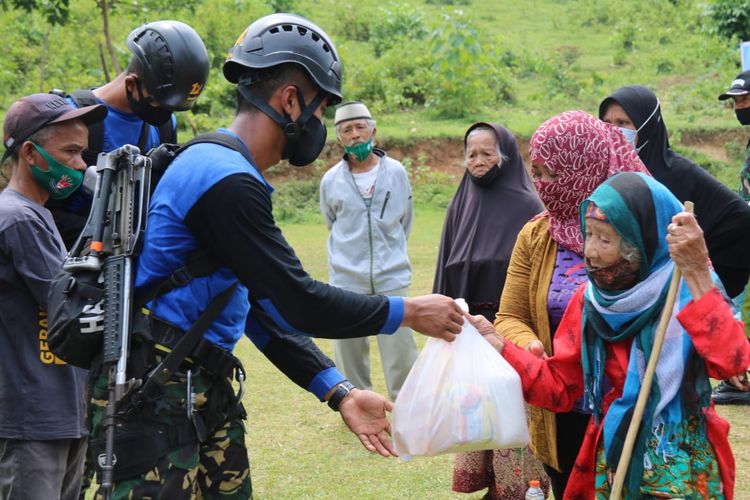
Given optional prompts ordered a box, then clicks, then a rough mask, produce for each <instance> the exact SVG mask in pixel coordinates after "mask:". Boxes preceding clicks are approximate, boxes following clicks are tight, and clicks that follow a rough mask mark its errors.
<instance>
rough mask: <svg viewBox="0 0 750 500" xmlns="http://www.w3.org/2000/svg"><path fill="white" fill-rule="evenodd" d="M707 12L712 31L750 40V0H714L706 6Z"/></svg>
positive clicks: (709, 29) (730, 37) (720, 34)
mask: <svg viewBox="0 0 750 500" xmlns="http://www.w3.org/2000/svg"><path fill="white" fill-rule="evenodd" d="M706 14H707V16H706V17H707V18H708V19H709V24H708V31H709V32H710V33H714V34H717V35H719V36H723V37H725V38H729V39H734V38H739V39H740V40H750V0H714V2H713V3H711V4H709V5H708V7H706Z"/></svg>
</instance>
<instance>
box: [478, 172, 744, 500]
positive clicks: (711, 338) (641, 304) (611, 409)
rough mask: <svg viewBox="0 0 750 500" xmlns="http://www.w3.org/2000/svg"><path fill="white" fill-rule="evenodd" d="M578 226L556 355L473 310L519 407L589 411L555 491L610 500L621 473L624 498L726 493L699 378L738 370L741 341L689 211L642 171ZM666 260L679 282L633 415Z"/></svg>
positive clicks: (730, 473) (621, 181)
mask: <svg viewBox="0 0 750 500" xmlns="http://www.w3.org/2000/svg"><path fill="white" fill-rule="evenodd" d="M580 224H581V229H582V231H583V233H584V255H585V261H586V271H587V274H588V275H589V282H588V284H587V285H586V286H584V287H581V288H580V289H579V290H578V291H577V292H576V293H575V295H574V296H573V298H572V299H571V301H570V303H569V305H568V308H567V310H566V312H565V315H564V317H563V319H562V322H561V324H560V326H559V329H558V331H557V334H556V336H555V339H554V351H555V354H554V356H552V357H550V358H545V359H540V358H538V357H537V356H534V355H533V354H532V353H529V352H528V351H526V350H524V349H521V348H519V347H517V346H515V345H513V344H512V343H510V342H506V341H505V340H504V339H503V338H502V337H501V336H499V335H497V333H496V332H495V331H494V329H493V328H492V326H491V325H490V324H489V322H488V321H487V320H486V319H485V318H484V317H480V316H473V317H472V322H473V323H474V324H475V326H477V328H478V329H479V330H480V332H482V333H483V334H485V338H486V339H487V340H488V341H489V342H490V343H491V344H493V345H494V346H495V347H496V348H497V349H498V351H500V352H501V353H502V355H503V356H504V357H505V359H507V360H508V361H509V362H510V363H511V365H513V367H514V368H515V369H516V370H517V371H518V373H519V375H520V376H521V380H522V384H523V390H524V395H525V397H526V400H527V401H528V402H529V403H531V404H533V405H537V406H542V407H544V408H548V409H550V410H552V411H567V410H569V409H570V408H571V407H572V406H573V404H574V403H575V402H576V400H577V399H578V398H579V397H581V396H583V397H584V402H585V405H586V406H587V407H588V408H589V409H590V410H591V411H592V413H593V414H592V416H591V418H590V421H589V424H588V430H587V432H586V437H585V439H584V442H583V445H582V447H581V450H580V452H579V454H578V458H577V459H576V466H575V467H574V470H573V472H572V474H571V476H570V480H569V482H568V485H567V488H566V490H565V495H564V497H563V498H570V499H577V498H586V499H590V498H597V499H599V498H601V499H604V498H609V496H610V494H611V493H612V477H613V474H614V471H615V470H626V471H627V474H626V475H625V476H624V492H623V496H624V497H625V498H717V499H722V498H725V499H731V498H732V497H733V492H734V458H733V456H732V451H731V449H730V447H729V442H728V439H727V435H728V431H729V425H728V424H727V422H725V421H724V420H723V419H721V418H720V417H719V416H718V415H717V414H716V413H715V412H714V409H713V407H712V405H711V402H710V393H711V386H710V384H709V380H708V377H713V378H727V377H729V376H732V375H735V374H737V373H740V372H742V371H744V369H745V367H746V366H748V364H750V347H748V344H747V343H746V342H740V340H741V339H742V338H743V335H744V333H743V326H742V323H741V322H739V321H736V320H734V318H733V315H732V310H731V308H730V306H729V305H728V304H727V301H726V298H725V297H724V296H723V295H722V293H721V292H720V291H719V288H717V286H716V282H717V277H716V275H715V274H713V273H712V272H711V271H710V269H709V265H708V252H707V250H706V244H705V241H704V240H703V233H702V231H701V229H700V227H699V226H698V224H697V222H696V220H695V217H693V216H692V214H689V213H686V212H683V211H682V207H681V205H680V203H679V202H678V201H677V199H676V198H675V197H674V196H673V195H672V194H671V193H670V192H669V190H668V189H666V188H665V187H664V186H663V185H661V184H660V183H658V182H657V181H655V180H653V179H652V178H650V177H648V176H646V175H644V174H639V173H621V174H618V175H616V176H614V177H612V178H610V179H609V180H607V181H606V182H604V183H603V184H602V185H601V186H600V187H598V188H597V189H596V190H595V191H594V193H593V194H592V195H591V196H589V197H588V198H587V199H586V200H585V201H584V202H583V203H582V204H581V210H580ZM675 267H676V268H677V269H678V270H679V271H680V272H681V274H682V280H681V282H680V284H679V287H678V288H676V290H677V293H676V300H675V301H674V307H673V309H671V310H669V309H668V313H667V315H666V316H668V321H665V322H663V323H664V326H665V329H664V332H663V345H664V347H663V349H662V351H661V355H660V357H659V359H658V363H657V364H656V367H655V372H654V375H653V377H654V378H653V383H652V384H651V387H650V389H649V391H648V393H647V395H648V398H647V400H646V405H645V409H644V412H643V417H642V419H638V420H636V421H633V422H631V417H632V415H633V412H634V409H635V407H636V399H637V397H638V394H639V392H640V391H641V386H642V384H644V385H645V383H644V382H643V379H644V374H645V373H646V361H647V360H648V359H649V357H650V354H651V351H652V348H653V347H654V340H655V338H657V337H658V336H660V334H659V332H657V323H659V316H660V315H661V313H662V309H664V308H665V307H664V306H665V303H667V302H669V300H668V299H669V297H667V295H668V293H667V290H668V288H669V283H670V280H671V276H672V274H673V271H674V269H675ZM605 377H606V378H607V379H608V382H609V384H608V385H609V387H607V386H606V385H605V384H604V383H603V382H604V379H605ZM631 424H632V425H634V426H640V430H639V431H638V432H637V433H636V434H635V440H634V446H633V451H632V454H631V453H623V449H624V442H625V441H626V434H627V432H628V428H629V426H631ZM628 456H630V458H629V459H628V458H626V457H628ZM621 458H622V459H623V460H624V461H627V463H620V461H621Z"/></svg>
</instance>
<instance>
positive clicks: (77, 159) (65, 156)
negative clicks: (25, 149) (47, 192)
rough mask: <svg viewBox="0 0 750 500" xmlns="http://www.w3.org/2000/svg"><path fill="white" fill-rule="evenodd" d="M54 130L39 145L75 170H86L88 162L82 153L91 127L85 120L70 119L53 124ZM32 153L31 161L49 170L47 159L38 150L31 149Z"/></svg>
mask: <svg viewBox="0 0 750 500" xmlns="http://www.w3.org/2000/svg"><path fill="white" fill-rule="evenodd" d="M51 127H54V131H53V132H52V133H50V134H49V137H48V138H47V139H46V140H45V141H44V143H43V144H38V146H39V147H41V148H44V150H45V151H46V152H47V153H48V154H49V155H50V156H52V157H53V158H54V159H55V160H57V161H59V162H60V163H62V164H63V165H65V166H66V167H69V168H72V169H74V170H80V171H83V170H86V162H85V161H83V158H82V157H81V154H82V153H83V151H84V150H85V149H86V147H87V145H88V138H89V129H88V128H87V127H86V124H85V123H83V120H68V121H65V122H62V123H58V124H55V125H51ZM29 151H30V152H31V153H32V155H34V156H33V160H32V161H30V162H29V163H31V164H34V165H37V166H38V167H39V168H40V169H42V170H47V168H48V167H47V160H45V159H44V157H42V155H41V154H39V153H38V152H37V151H35V150H33V149H29Z"/></svg>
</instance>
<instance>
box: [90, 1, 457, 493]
mask: <svg viewBox="0 0 750 500" xmlns="http://www.w3.org/2000/svg"><path fill="white" fill-rule="evenodd" d="M224 75H225V76H226V78H227V79H228V80H229V81H230V82H232V83H234V84H237V96H238V111H237V115H236V118H235V120H234V121H233V122H232V124H231V125H230V126H229V127H227V128H225V129H219V134H223V135H225V136H226V138H227V139H231V140H232V141H234V143H235V144H238V145H237V148H234V149H233V148H229V147H225V146H223V145H219V144H208V143H200V144H195V145H192V146H190V147H188V148H187V149H185V150H184V151H183V152H181V153H180V154H179V155H178V156H177V158H176V159H175V160H174V161H173V162H172V163H171V165H170V167H169V168H168V169H167V171H166V173H165V174H164V176H163V177H162V179H161V181H160V182H159V184H158V186H157V188H156V191H155V192H154V194H153V197H152V199H151V204H150V209H149V220H148V229H147V231H146V234H145V242H144V247H143V251H142V253H141V256H140V258H139V261H138V266H137V272H136V287H137V288H138V289H139V290H143V289H147V288H149V287H150V286H151V285H154V284H158V283H160V282H163V281H164V280H165V279H166V278H169V277H170V276H173V275H174V272H175V270H178V269H181V268H183V267H184V266H185V265H186V263H187V261H188V260H189V259H190V256H191V255H194V253H195V252H196V251H197V250H200V251H203V252H205V253H206V254H208V255H209V256H210V257H211V258H212V259H214V260H215V262H216V264H217V266H218V268H217V269H216V270H215V271H213V272H212V273H211V274H209V275H203V276H201V277H194V278H193V279H192V280H191V281H190V282H189V283H187V284H186V285H185V286H181V287H177V288H174V289H173V290H171V291H169V292H167V293H165V294H163V295H161V296H159V297H158V299H157V300H155V301H153V302H152V303H149V304H148V305H147V307H148V308H149V313H148V314H149V318H150V323H151V324H152V325H153V327H152V330H151V334H152V338H153V339H154V341H155V342H156V345H155V346H153V349H152V350H155V351H159V349H160V347H159V344H160V343H161V342H162V341H163V342H168V341H169V338H171V337H174V336H179V335H180V334H181V332H184V331H185V330H187V329H189V328H190V327H191V325H193V324H194V323H195V321H196V319H197V318H198V317H199V316H200V315H201V313H202V312H203V311H204V310H205V309H206V308H207V307H208V304H209V303H211V302H212V300H213V299H214V298H215V297H217V296H218V295H220V294H221V293H222V292H224V291H225V290H228V289H230V290H231V288H230V287H233V286H236V288H234V289H233V292H231V298H230V301H229V304H228V305H227V307H226V308H224V309H223V310H222V311H221V313H220V314H219V315H218V317H217V319H216V320H215V321H213V323H212V324H211V326H210V327H209V328H208V329H207V331H206V332H205V334H204V336H203V341H204V348H202V351H203V352H208V353H210V356H208V357H209V358H211V359H217V358H221V357H222V356H224V357H225V359H232V358H231V357H228V356H230V354H229V353H230V352H231V351H232V350H233V348H234V346H235V344H236V342H237V341H238V339H239V338H240V337H241V336H242V334H243V332H246V333H247V334H248V335H249V336H250V338H251V339H252V341H253V342H254V343H255V345H256V346H257V347H258V348H259V349H261V350H262V351H263V353H264V354H265V355H266V356H267V357H268V358H269V359H270V360H271V361H272V362H273V363H274V364H275V365H276V366H277V367H278V368H279V369H281V370H282V371H283V372H284V373H285V374H286V375H287V376H288V377H289V378H291V379H292V380H293V381H294V382H296V383H297V384H298V385H300V386H302V387H303V388H306V389H307V390H309V391H310V392H312V393H314V394H315V395H316V396H317V397H318V398H319V399H320V400H321V401H328V402H329V406H331V407H332V408H333V409H335V410H338V411H340V412H341V415H342V418H343V419H344V421H345V422H346V424H347V425H348V426H349V427H350V429H351V430H352V431H353V432H354V433H355V434H356V435H357V436H358V437H359V439H360V440H361V442H362V443H363V445H364V446H365V447H366V448H368V449H369V450H370V451H373V452H379V453H380V454H381V455H384V456H388V455H391V454H394V453H395V450H394V448H393V447H392V444H391V442H390V439H389V436H388V432H387V429H389V424H388V420H387V418H386V416H385V411H386V410H389V409H390V408H391V407H392V403H390V402H389V401H387V400H386V399H385V398H383V397H382V396H380V395H377V394H375V393H373V392H370V391H365V390H359V389H357V388H354V387H352V386H351V384H348V382H347V381H346V380H345V378H344V377H343V376H342V375H341V374H340V373H339V372H338V370H336V368H335V367H334V366H333V363H332V362H331V361H330V359H328V358H327V357H326V356H324V355H323V354H322V353H321V352H320V351H319V350H318V349H317V348H316V347H315V346H314V344H313V343H312V341H311V339H310V337H311V336H319V337H327V338H347V337H353V336H366V335H375V334H378V333H384V334H389V333H393V332H394V331H396V330H397V329H398V328H399V326H401V325H405V326H409V327H411V328H413V329H415V330H417V331H419V332H422V333H424V334H426V335H429V336H433V337H439V338H443V339H445V340H449V341H450V340H453V339H454V338H455V335H456V334H457V333H458V332H459V331H460V329H461V324H462V323H463V318H462V315H461V311H460V309H459V308H458V307H457V306H456V304H455V303H454V302H453V301H452V299H449V298H448V297H444V296H441V295H430V296H422V297H412V298H403V297H385V296H382V295H370V296H367V295H360V294H356V293H352V292H346V291H344V290H341V289H338V288H335V287H331V286H329V285H326V284H324V283H321V282H318V281H316V280H313V279H312V278H311V277H310V276H309V275H308V274H307V273H306V272H305V270H304V269H303V268H302V265H301V264H300V262H299V260H298V259H297V257H296V255H295V254H294V251H293V250H292V248H291V247H290V246H289V244H288V243H287V242H286V240H285V239H284V236H283V235H282V233H281V231H280V229H279V228H278V227H277V226H276V223H275V221H274V218H273V214H272V204H271V193H272V188H271V186H270V185H269V184H268V183H267V182H266V180H265V179H264V177H263V172H264V171H265V170H266V169H268V168H269V167H270V166H272V165H274V164H276V163H277V162H279V161H280V160H281V159H288V160H289V162H290V163H291V164H293V165H296V166H303V165H307V164H309V163H311V162H312V161H314V160H315V159H316V158H317V156H318V155H319V153H320V151H321V150H322V148H323V146H324V144H325V140H326V129H325V126H324V125H323V123H322V121H321V116H322V113H323V111H324V110H325V107H326V106H327V105H328V104H335V103H336V102H339V101H340V100H341V65H340V60H339V57H338V54H337V52H336V49H335V47H334V45H333V43H332V42H331V41H330V39H329V38H328V36H327V35H326V34H325V33H324V32H323V31H322V30H321V29H320V28H319V27H318V26H316V25H315V24H313V23H311V22H310V21H308V20H306V19H304V18H301V17H298V16H294V15H289V14H274V15H271V16H267V17H264V18H262V19H259V20H258V21H256V22H254V23H253V24H251V25H250V26H249V27H248V29H247V30H246V31H245V32H244V33H243V34H242V36H240V38H239V40H238V41H237V44H236V45H235V46H234V47H233V48H232V49H231V51H230V55H229V58H228V59H227V61H226V63H225V65H224ZM235 283H236V285H235ZM164 332H168V335H163V333H164ZM206 344H207V345H208V347H205V345H206ZM139 345H143V342H138V341H135V352H134V353H133V354H131V358H138V359H148V358H149V356H150V355H151V354H153V353H150V352H149V349H145V351H146V352H145V354H144V352H143V348H139V347H138V346H139ZM149 348H150V347H149ZM139 349H141V350H140V351H139ZM153 355H154V357H156V358H158V357H159V354H158V352H156V354H153ZM191 357H192V355H191ZM198 357H199V356H196V358H198ZM194 362H195V361H194ZM197 364H198V365H199V366H197V367H196V366H194V365H192V366H191V365H187V366H185V370H186V371H187V370H190V371H191V372H192V373H193V375H192V376H191V380H190V383H191V384H193V387H195V391H196V393H200V394H201V397H196V398H195V408H194V413H197V414H198V415H200V416H201V418H202V421H203V422H204V424H202V425H201V426H199V427H205V429H206V432H205V433H206V437H205V438H204V439H201V438H199V437H196V436H195V435H192V436H191V434H190V432H189V425H188V424H189V422H188V423H186V422H187V418H186V417H185V414H186V411H185V410H186V408H185V399H186V398H185V397H184V396H183V397H182V398H181V397H179V395H184V394H185V392H186V384H187V380H186V377H185V376H184V374H183V375H177V376H175V377H174V378H173V379H172V380H170V382H169V383H168V384H167V385H165V387H164V390H165V392H166V393H167V394H165V397H164V398H160V399H159V404H152V405H146V406H145V407H144V408H143V411H141V412H139V414H138V415H137V416H136V417H134V419H132V420H130V421H122V422H121V424H122V426H118V428H117V430H116V432H117V433H122V430H123V429H124V428H127V429H126V430H129V431H132V432H133V433H134V434H130V435H128V436H127V439H129V440H131V442H138V443H144V448H142V449H140V450H139V453H138V454H137V457H133V460H129V461H128V463H125V464H123V463H122V462H123V457H122V456H119V457H118V463H117V465H116V467H115V494H116V495H118V496H119V495H121V494H122V495H124V496H127V494H132V495H133V496H135V497H140V496H151V497H160V498H182V497H190V496H193V495H198V494H199V492H200V494H201V495H202V496H204V497H213V496H214V494H216V493H217V492H219V491H221V492H222V495H223V496H222V498H248V497H249V496H250V495H251V491H252V488H251V481H250V474H249V464H248V458H247V451H246V448H245V443H244V432H243V427H242V422H241V420H242V411H241V410H237V409H236V408H237V401H236V398H235V394H234V392H233V390H232V388H231V386H230V384H229V383H228V382H227V379H226V378H223V377H221V376H217V375H215V374H214V373H212V372H211V370H210V369H208V368H207V367H204V366H200V360H198V362H197ZM148 368H149V367H146V368H145V370H146V372H147V371H148ZM203 368H206V369H203ZM134 375H135V376H138V374H137V373H136V374H134ZM101 380H102V378H100V381H101ZM103 390H106V387H103V386H102V385H101V384H100V385H99V386H98V387H97V391H99V392H95V393H94V395H93V403H94V408H93V421H94V423H95V424H94V431H93V434H94V437H99V436H100V435H101V431H102V429H101V428H100V427H98V424H97V422H98V421H99V419H100V416H101V411H102V409H101V406H98V405H97V403H100V402H101V399H102V397H103V396H104V394H105V392H104V391H103ZM170 394H173V395H175V396H177V397H174V398H169V397H166V396H169V395H170ZM154 429H156V431H154ZM159 429H160V430H161V435H169V436H168V438H169V441H168V442H167V443H166V444H167V446H166V448H161V447H160V446H159V445H158V444H155V445H149V441H148V438H147V437H146V438H144V437H143V435H144V434H147V435H152V436H153V435H157V436H158V435H160V434H159ZM181 429H188V431H186V432H182V431H181ZM149 433H150V434H149ZM121 435H122V434H121ZM158 439H161V438H158ZM158 439H156V440H154V442H155V441H158ZM146 448H148V450H147V449H146ZM147 454H148V455H149V457H146V455H147ZM147 458H148V459H147ZM136 459H137V460H138V461H139V464H137V465H140V467H133V465H134V464H133V463H132V462H133V461H134V460H136ZM118 469H119V470H120V471H121V472H120V473H118V472H117V471H118ZM123 471H126V472H123ZM118 474H119V477H118ZM125 480H127V481H125Z"/></svg>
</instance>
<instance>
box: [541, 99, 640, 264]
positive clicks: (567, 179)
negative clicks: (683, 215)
mask: <svg viewBox="0 0 750 500" xmlns="http://www.w3.org/2000/svg"><path fill="white" fill-rule="evenodd" d="M529 154H530V156H531V162H532V163H537V162H539V163H543V164H544V165H546V167H547V168H548V169H549V170H550V172H552V173H553V174H557V179H555V180H554V181H542V180H540V179H537V178H534V179H533V182H534V187H535V188H536V191H537V193H539V197H540V198H541V199H542V202H543V203H544V207H545V208H546V209H547V210H546V211H545V213H546V214H549V221H550V234H551V235H552V238H553V239H554V240H555V241H556V242H557V243H559V244H560V245H562V246H564V247H565V248H567V249H568V250H572V251H573V252H576V253H577V254H579V255H582V254H583V235H582V234H581V228H580V224H579V219H578V207H579V206H580V205H581V202H583V200H585V199H586V198H588V197H589V195H591V193H593V192H594V189H596V187H597V186H598V185H599V184H601V183H602V182H604V180H606V179H608V178H609V177H612V176H613V175H614V174H616V173H618V172H644V173H645V174H647V175H650V174H649V173H648V170H646V167H645V166H644V165H643V162H641V159H640V158H638V154H637V153H636V152H635V149H633V146H631V145H630V144H629V143H628V141H627V140H626V139H625V136H624V135H623V134H622V132H620V131H619V130H618V129H617V127H615V126H614V125H610V124H609V123H605V122H603V121H601V120H599V119H597V118H595V117H593V116H591V115H590V114H588V113H586V112H584V111H566V112H565V113H560V114H559V115H557V116H554V117H552V118H550V119H549V120H547V121H546V122H544V123H542V124H541V125H540V126H539V128H538V129H536V132H534V135H532V136H531V142H530V143H529Z"/></svg>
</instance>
